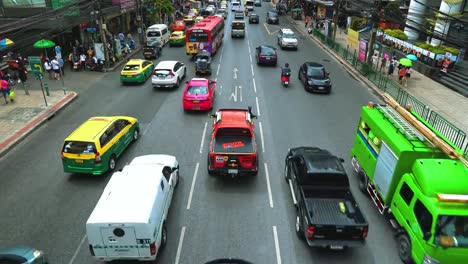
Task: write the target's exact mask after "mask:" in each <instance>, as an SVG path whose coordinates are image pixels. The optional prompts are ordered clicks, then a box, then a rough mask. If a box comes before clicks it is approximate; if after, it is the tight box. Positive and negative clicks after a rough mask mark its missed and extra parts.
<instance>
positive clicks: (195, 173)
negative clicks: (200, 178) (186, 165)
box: [187, 162, 200, 210]
mask: <svg viewBox="0 0 468 264" xmlns="http://www.w3.org/2000/svg"><path fill="white" fill-rule="evenodd" d="M198 167H200V163H198V162H197V166H195V172H194V173H193V179H192V186H191V187H190V193H189V198H188V201H187V210H189V209H190V205H191V204H192V196H193V189H194V188H195V181H196V180H197V173H198Z"/></svg>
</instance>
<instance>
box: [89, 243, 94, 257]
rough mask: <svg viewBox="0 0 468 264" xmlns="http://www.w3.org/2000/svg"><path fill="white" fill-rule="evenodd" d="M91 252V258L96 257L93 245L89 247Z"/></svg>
mask: <svg viewBox="0 0 468 264" xmlns="http://www.w3.org/2000/svg"><path fill="white" fill-rule="evenodd" d="M89 252H90V253H91V256H95V255H94V249H93V245H89Z"/></svg>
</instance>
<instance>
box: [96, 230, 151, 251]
mask: <svg viewBox="0 0 468 264" xmlns="http://www.w3.org/2000/svg"><path fill="white" fill-rule="evenodd" d="M101 236H102V240H103V241H104V247H105V249H106V254H107V256H108V257H121V258H122V257H123V258H138V257H139V256H140V252H139V248H138V245H137V241H136V235H135V229H134V228H133V227H101ZM141 249H142V250H144V248H141ZM147 250H148V251H149V249H147Z"/></svg>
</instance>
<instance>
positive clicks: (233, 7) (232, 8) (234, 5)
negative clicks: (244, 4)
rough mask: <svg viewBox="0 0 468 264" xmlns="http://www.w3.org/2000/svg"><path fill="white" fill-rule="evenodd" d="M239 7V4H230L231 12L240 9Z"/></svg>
mask: <svg viewBox="0 0 468 264" xmlns="http://www.w3.org/2000/svg"><path fill="white" fill-rule="evenodd" d="M240 6H241V4H240V2H232V4H231V11H236V10H238V9H240Z"/></svg>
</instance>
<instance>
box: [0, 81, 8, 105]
mask: <svg viewBox="0 0 468 264" xmlns="http://www.w3.org/2000/svg"><path fill="white" fill-rule="evenodd" d="M0 85H1V89H2V95H3V98H4V99H5V104H8V99H7V97H10V87H9V84H8V81H6V80H3V79H2V80H1V81H0Z"/></svg>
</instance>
